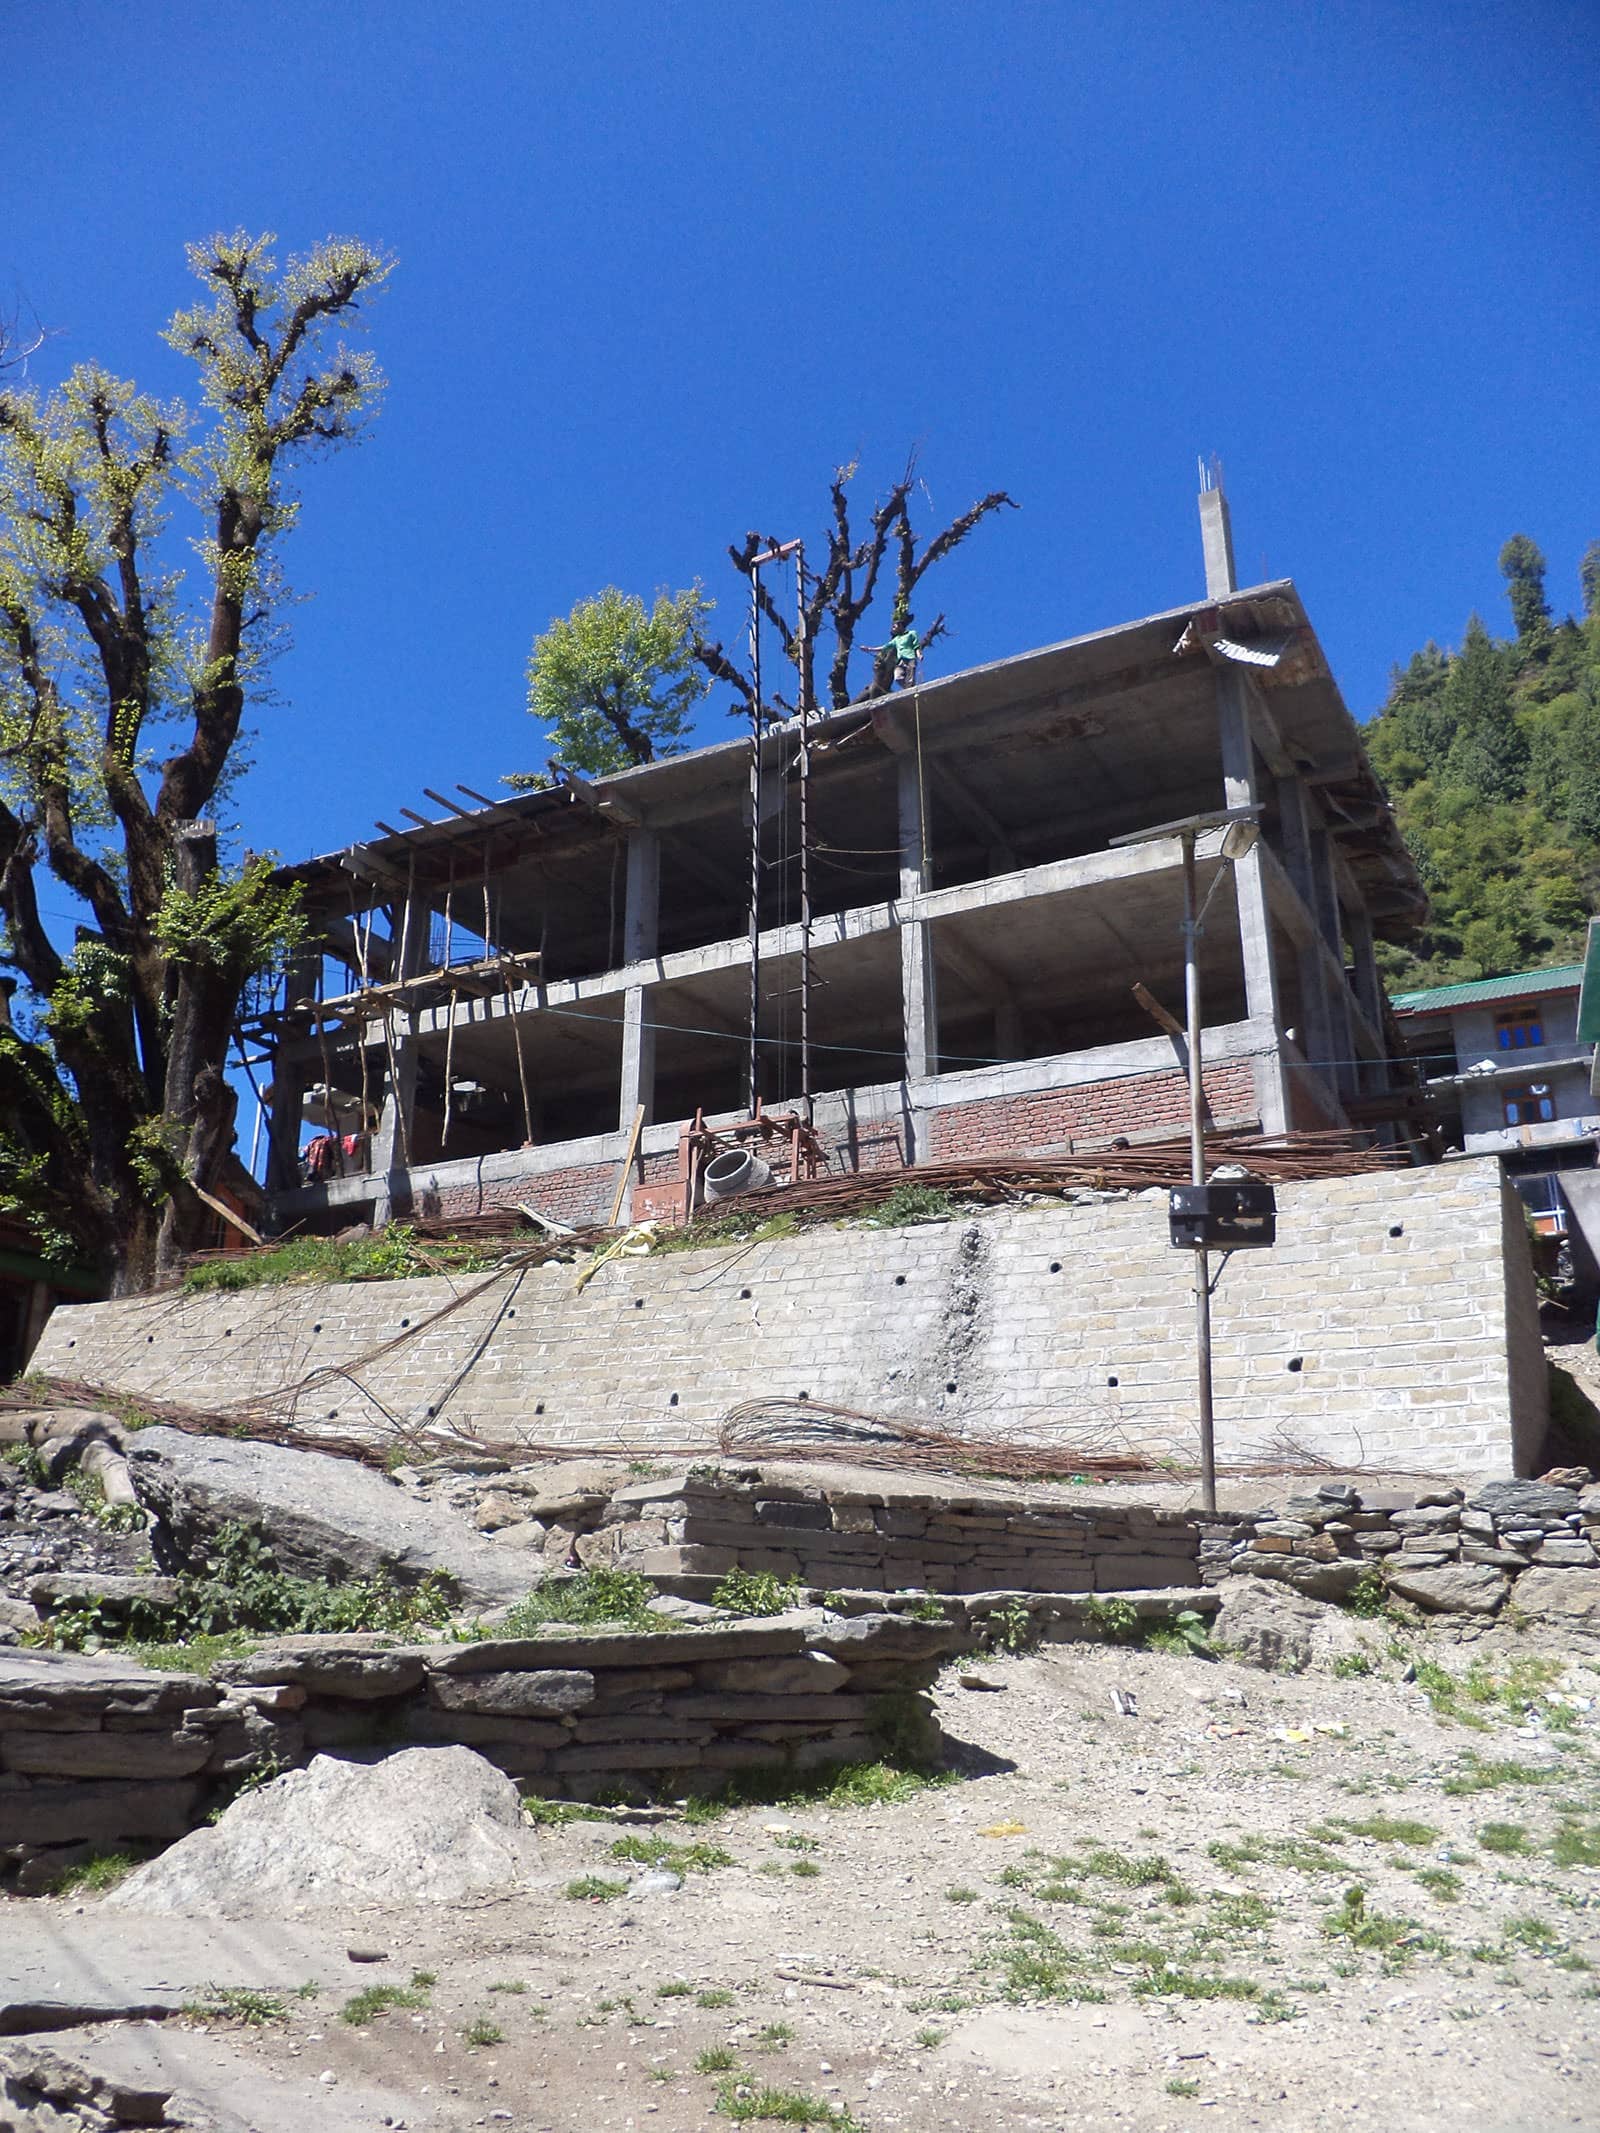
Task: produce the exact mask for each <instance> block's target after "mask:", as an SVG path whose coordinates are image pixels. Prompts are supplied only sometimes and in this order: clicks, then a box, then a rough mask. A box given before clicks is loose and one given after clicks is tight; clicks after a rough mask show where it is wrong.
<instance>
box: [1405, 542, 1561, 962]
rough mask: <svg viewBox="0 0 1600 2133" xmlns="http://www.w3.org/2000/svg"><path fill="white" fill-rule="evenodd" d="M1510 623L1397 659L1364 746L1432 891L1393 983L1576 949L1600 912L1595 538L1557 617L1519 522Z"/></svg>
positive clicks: (1510, 572)
mask: <svg viewBox="0 0 1600 2133" xmlns="http://www.w3.org/2000/svg"><path fill="white" fill-rule="evenodd" d="M1500 568H1501V570H1502V571H1503V572H1504V573H1505V578H1506V589H1507V592H1508V594H1509V597H1510V603H1511V617H1512V622H1513V624H1514V628H1515V634H1514V635H1513V636H1510V637H1495V636H1491V635H1490V633H1489V631H1488V630H1487V629H1486V628H1485V626H1484V624H1483V622H1482V620H1481V619H1480V618H1479V617H1478V616H1477V615H1474V616H1473V617H1472V619H1471V621H1470V622H1469V623H1468V624H1467V630H1466V636H1465V638H1464V640H1463V642H1462V644H1461V646H1460V649H1459V650H1456V651H1450V652H1445V651H1441V650H1440V648H1439V646H1438V645H1436V644H1432V643H1430V644H1427V645H1425V646H1424V647H1423V649H1422V650H1421V651H1420V652H1417V653H1415V654H1413V656H1412V658H1411V661H1410V663H1409V664H1408V665H1407V666H1405V667H1397V668H1396V669H1395V674H1394V680H1393V684H1392V686H1391V688H1390V691H1389V698H1388V701H1387V703H1386V704H1385V705H1384V707H1383V709H1382V711H1381V712H1380V713H1379V714H1378V716H1377V717H1376V718H1375V719H1373V720H1372V722H1371V724H1370V725H1368V727H1367V728H1366V741H1367V746H1368V748H1369V749H1370V750H1371V753H1372V759H1373V761H1374V763H1375V764H1376V766H1377V768H1378V770H1379V772H1380V774H1381V775H1382V777H1383V778H1384V780H1385V781H1386V783H1387V784H1388V787H1389V791H1390V793H1391V794H1392V796H1393V798H1394V802H1395V807H1396V811H1397V813H1398V816H1399V820H1400V827H1401V829H1402V831H1403V832H1404V834H1405V839H1406V842H1407V844H1408V845H1409V846H1410V847H1411V850H1412V852H1413V854H1414V855H1415V857H1416V861H1417V865H1418V867H1419V868H1420V870H1421V873H1422V878H1423V880H1424V882H1425V883H1426V884H1427V889H1428V895H1429V898H1430V899H1431V901H1432V904H1433V919H1432V923H1431V925H1430V926H1429V928H1428V930H1427V931H1426V932H1425V933H1423V934H1421V935H1420V936H1419V937H1418V939H1417V940H1416V941H1415V942H1414V943H1413V944H1412V948H1411V949H1410V950H1405V949H1398V948H1387V949H1385V950H1384V951H1383V954H1384V965H1385V968H1384V975H1385V977H1386V979H1387V981H1388V983H1389V986H1390V989H1391V990H1401V989H1404V988H1406V987H1410V986H1423V985H1448V984H1452V983H1454V982H1457V981H1459V980H1462V979H1467V978H1478V977H1492V976H1495V975H1498V974H1500V973H1502V972H1505V971H1512V970H1534V969H1539V968H1541V967H1543V966H1545V965H1548V964H1552V963H1565V962H1572V961H1575V960H1576V958H1577V957H1578V955H1579V953H1580V952H1581V948H1582V942H1583V929H1584V924H1585V922H1586V920H1587V919H1588V918H1589V917H1590V916H1591V915H1592V914H1594V913H1596V912H1597V911H1600V541H1596V542H1594V543H1593V544H1592V545H1591V546H1590V548H1589V549H1588V551H1587V552H1586V554H1585V555H1584V558H1583V562H1582V566H1581V573H1580V575H1581V582H1582V589H1583V606H1584V615H1583V618H1582V619H1581V620H1577V619H1574V618H1572V617H1570V616H1569V617H1568V618H1567V619H1566V620H1565V621H1562V622H1557V621H1555V620H1553V618H1552V616H1551V612H1550V607H1549V603H1548V601H1547V600H1546V598H1545V582H1544V580H1545V560H1544V557H1543V556H1542V555H1541V554H1540V552H1539V550H1538V548H1537V547H1536V546H1535V545H1534V543H1533V542H1532V541H1531V540H1529V538H1528V537H1527V535H1526V534H1521V533H1519V534H1516V535H1514V536H1513V537H1512V538H1511V539H1510V540H1509V541H1507V543H1506V545H1505V547H1504V548H1503V549H1502V550H1501V552H1500Z"/></svg>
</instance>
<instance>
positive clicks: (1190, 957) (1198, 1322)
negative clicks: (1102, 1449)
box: [1183, 830, 1217, 1511]
mask: <svg viewBox="0 0 1600 2133" xmlns="http://www.w3.org/2000/svg"><path fill="white" fill-rule="evenodd" d="M1194 837H1195V833H1194V831H1193V830H1186V831H1185V832H1184V835H1183V1006H1184V1021H1185V1024H1186V1026H1187V1030H1188V1047H1189V1176H1190V1182H1191V1183H1192V1184H1195V1185H1203V1184H1204V1183H1205V1181H1206V1138H1205V1102H1206V1095H1205V1081H1204V1078H1203V1070H1202V1061H1201V1035H1200V1032H1201V1020H1200V921H1199V917H1198V915H1197V912H1196V907H1195V873H1194ZM1194 1342H1195V1376H1196V1380H1197V1383H1198V1389H1199V1395H1200V1502H1201V1507H1202V1508H1203V1509H1204V1510H1207V1511H1214V1510H1215V1509H1216V1508H1217V1440H1216V1425H1215V1419H1214V1416H1213V1413H1212V1404H1211V1255H1210V1253H1209V1252H1207V1251H1206V1250H1205V1249H1204V1248H1202V1249H1201V1250H1199V1251H1197V1252H1196V1253H1195V1255H1194Z"/></svg>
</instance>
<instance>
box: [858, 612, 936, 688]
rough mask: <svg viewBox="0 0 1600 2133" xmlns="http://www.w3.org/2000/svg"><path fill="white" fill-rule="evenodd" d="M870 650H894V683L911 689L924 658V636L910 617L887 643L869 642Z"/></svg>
mask: <svg viewBox="0 0 1600 2133" xmlns="http://www.w3.org/2000/svg"><path fill="white" fill-rule="evenodd" d="M864 649H865V650H866V651H869V652H893V654H894V685H895V687H896V688H897V689H909V688H911V687H912V685H913V684H914V683H915V681H916V678H917V666H918V663H919V662H920V660H921V658H922V638H921V636H920V635H919V634H918V632H917V630H916V629H915V628H914V627H913V626H912V624H911V622H910V620H909V618H908V619H907V620H906V621H905V622H903V623H902V624H901V625H900V627H899V629H897V630H896V631H895V633H894V635H893V636H892V637H891V638H890V639H889V642H888V643H887V644H869V645H867V646H865V647H864Z"/></svg>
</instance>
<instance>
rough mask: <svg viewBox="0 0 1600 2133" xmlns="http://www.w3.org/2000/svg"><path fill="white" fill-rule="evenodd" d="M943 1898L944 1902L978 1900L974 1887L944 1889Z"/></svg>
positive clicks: (970, 1901)
mask: <svg viewBox="0 0 1600 2133" xmlns="http://www.w3.org/2000/svg"><path fill="white" fill-rule="evenodd" d="M944 1900H945V1902H946V1903H976V1902H977V1900H978V1892H977V1890H976V1889H964V1888H954V1889H946V1890H945V1892H944Z"/></svg>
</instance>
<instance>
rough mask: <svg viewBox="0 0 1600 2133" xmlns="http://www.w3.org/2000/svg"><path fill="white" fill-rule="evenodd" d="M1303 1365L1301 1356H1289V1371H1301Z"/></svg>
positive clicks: (1303, 1359)
mask: <svg viewBox="0 0 1600 2133" xmlns="http://www.w3.org/2000/svg"><path fill="white" fill-rule="evenodd" d="M1305 1363H1306V1359H1305V1357H1304V1356H1303V1355H1291V1356H1290V1358H1289V1368H1290V1369H1291V1370H1303V1369H1304V1368H1305Z"/></svg>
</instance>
